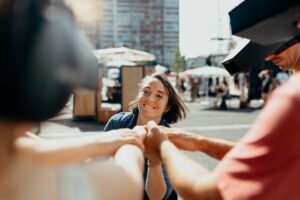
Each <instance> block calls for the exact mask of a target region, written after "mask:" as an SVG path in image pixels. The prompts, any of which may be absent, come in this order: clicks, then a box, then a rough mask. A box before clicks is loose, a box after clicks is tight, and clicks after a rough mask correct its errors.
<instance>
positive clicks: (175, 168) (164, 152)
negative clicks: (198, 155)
mask: <svg viewBox="0 0 300 200" xmlns="http://www.w3.org/2000/svg"><path fill="white" fill-rule="evenodd" d="M160 154H161V157H162V160H163V163H164V165H165V167H166V169H167V172H168V175H169V178H170V181H171V183H172V186H173V187H174V189H175V190H176V191H177V192H178V193H179V194H180V195H181V196H182V197H183V198H184V199H190V198H191V197H195V195H196V194H193V188H194V187H195V184H196V182H197V181H196V180H197V178H199V177H201V176H203V175H206V174H208V171H207V170H206V169H205V168H204V167H202V166H201V165H199V164H198V163H196V162H195V161H193V160H192V159H190V158H189V157H187V156H185V155H184V154H183V153H182V152H181V151H180V150H178V149H177V148H176V147H175V146H174V145H173V144H172V143H171V142H169V141H164V142H163V143H162V145H161V148H160Z"/></svg>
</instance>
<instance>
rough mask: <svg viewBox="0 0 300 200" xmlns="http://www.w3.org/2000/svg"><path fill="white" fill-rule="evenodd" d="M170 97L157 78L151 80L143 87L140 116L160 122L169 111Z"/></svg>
mask: <svg viewBox="0 0 300 200" xmlns="http://www.w3.org/2000/svg"><path fill="white" fill-rule="evenodd" d="M168 101H169V97H168V94H167V91H166V89H165V87H164V85H163V84H162V83H161V82H160V81H159V80H158V79H156V78H150V79H148V80H146V82H145V83H144V84H143V85H142V88H141V91H140V93H139V97H138V109H139V115H141V117H142V118H147V119H148V120H154V121H157V122H159V121H160V120H161V117H162V115H163V114H164V112H166V111H167V105H168Z"/></svg>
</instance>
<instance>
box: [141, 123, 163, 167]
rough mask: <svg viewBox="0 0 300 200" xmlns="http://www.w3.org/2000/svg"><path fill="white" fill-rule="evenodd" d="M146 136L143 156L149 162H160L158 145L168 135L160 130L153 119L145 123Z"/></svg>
mask: <svg viewBox="0 0 300 200" xmlns="http://www.w3.org/2000/svg"><path fill="white" fill-rule="evenodd" d="M147 130H148V133H147V136H146V138H145V140H144V145H145V148H146V149H145V156H146V158H147V159H148V160H149V163H151V164H153V165H155V164H160V163H161V157H160V152H159V149H160V145H161V143H162V142H163V141H165V140H167V139H168V137H167V136H166V135H165V134H164V133H163V132H162V131H161V130H160V128H159V127H158V126H157V124H156V123H155V122H154V121H150V122H148V124H147Z"/></svg>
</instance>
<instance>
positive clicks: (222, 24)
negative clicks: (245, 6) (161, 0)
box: [179, 0, 243, 58]
mask: <svg viewBox="0 0 300 200" xmlns="http://www.w3.org/2000/svg"><path fill="white" fill-rule="evenodd" d="M242 1H243V0H179V46H180V51H181V54H183V55H184V56H185V57H187V58H191V57H196V56H200V55H203V56H207V55H209V54H210V53H212V52H214V51H216V49H217V43H216V42H214V41H212V40H211V38H213V37H224V38H228V37H230V35H231V31H230V26H229V16H228V12H229V11H230V10H231V9H232V8H234V7H235V6H237V5H238V4H240V3H241V2H242ZM218 5H219V6H218Z"/></svg>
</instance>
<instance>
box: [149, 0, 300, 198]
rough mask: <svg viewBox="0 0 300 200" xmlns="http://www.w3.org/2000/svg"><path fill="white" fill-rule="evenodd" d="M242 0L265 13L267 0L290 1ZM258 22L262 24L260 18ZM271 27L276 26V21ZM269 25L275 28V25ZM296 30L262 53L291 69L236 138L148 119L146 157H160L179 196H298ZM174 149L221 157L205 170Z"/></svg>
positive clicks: (299, 65)
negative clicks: (206, 134)
mask: <svg viewBox="0 0 300 200" xmlns="http://www.w3.org/2000/svg"><path fill="white" fill-rule="evenodd" d="M245 2H246V3H245ZM245 2H243V3H242V4H241V5H242V6H243V5H249V4H252V8H255V9H256V10H259V9H260V10H262V11H263V13H265V14H266V13H270V11H272V6H271V5H275V4H276V3H277V4H276V5H277V8H278V5H279V6H280V5H282V4H289V3H291V1H289V2H280V1H277V2H276V3H274V4H273V2H274V1H269V0H264V1H253V0H249V1H248V0H246V1H245ZM244 3H245V4H244ZM247 3H249V4H247ZM294 3H295V1H294ZM297 4H298V5H296V6H295V5H293V6H292V7H291V8H292V11H295V12H296V14H297V13H298V14H299V12H300V7H299V2H297ZM261 8H263V9H261ZM294 8H297V9H296V10H295V9H294ZM293 9H294V10H293ZM273 11H274V10H273ZM277 12H279V11H276V12H275V14H276V13H277ZM284 12H285V11H284ZM285 13H287V12H285ZM248 14H249V13H248ZM275 14H274V13H273V15H275ZM276 16H277V15H275V18H276ZM293 16H297V15H293ZM239 19H243V20H244V19H245V20H246V17H245V16H244V17H243V16H240V18H239ZM290 23H291V24H292V22H290ZM299 23H300V22H299V21H297V22H296V24H297V25H299ZM259 25H261V26H262V27H263V25H265V24H264V23H260V24H259ZM275 27H277V29H281V28H282V27H280V26H279V25H278V24H276V25H275ZM259 28H261V27H259ZM292 28H294V27H292ZM264 30H268V29H266V28H264ZM270 31H272V33H274V34H277V30H274V29H271V30H270ZM252 33H253V32H252ZM272 33H270V34H272ZM297 33H298V34H297ZM258 34H260V33H258ZM270 34H268V36H271V35H270ZM299 34H300V33H299V31H298V32H296V34H294V35H293V36H292V38H290V40H289V41H288V42H283V43H282V44H281V45H280V46H279V47H277V48H276V49H275V51H271V52H269V54H268V56H266V59H268V60H271V61H273V62H275V63H276V64H277V65H280V66H281V67H282V68H284V69H289V70H293V71H294V75H293V76H292V77H291V78H290V79H289V80H288V81H287V82H286V83H285V84H283V85H282V86H281V87H279V88H278V89H276V90H275V91H274V92H273V94H272V95H271V96H270V98H269V100H268V102H267V104H266V106H265V107H264V109H263V110H262V111H261V113H260V115H259V116H258V118H257V119H256V121H255V122H254V124H253V126H252V127H251V128H250V130H249V131H248V132H247V134H246V135H245V136H244V137H243V138H242V139H241V140H240V141H239V142H238V143H237V144H235V145H234V144H233V143H230V142H227V141H224V140H219V139H215V138H209V137H203V136H200V135H196V134H193V133H188V132H184V131H180V130H174V129H173V130H172V129H166V128H164V127H158V126H157V125H156V124H155V123H154V122H149V123H148V134H147V137H146V139H145V146H146V153H147V154H148V155H151V159H152V160H155V159H157V160H158V161H160V160H161V161H162V162H163V163H164V164H165V166H166V169H167V172H168V175H169V177H170V180H171V183H172V185H173V187H174V188H175V190H176V191H177V192H178V193H179V194H180V195H181V196H182V197H183V198H184V199H230V200H235V199H239V200H242V199H253V200H260V199H262V200H265V199H268V200H269V199H270V200H271V199H272V200H277V199H278V200H281V199H291V200H296V199H299V196H300V191H299V180H298V179H299V177H300V171H299V168H300V146H299V144H298V143H299V140H300V134H299V130H300V123H299V120H300V93H299V91H300V72H299V71H300V43H299ZM261 38H267V37H261ZM285 39H286V38H285ZM180 149H181V150H188V151H202V152H204V153H206V154H208V155H210V156H212V157H214V158H216V159H222V160H221V161H220V163H219V165H218V166H217V167H216V169H215V170H214V171H213V172H209V171H208V170H207V169H205V168H204V167H203V166H202V165H201V164H199V163H197V162H195V161H193V160H191V159H190V158H188V157H187V156H185V155H184V154H183V153H182V152H181V151H180ZM149 157H150V156H149Z"/></svg>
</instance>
